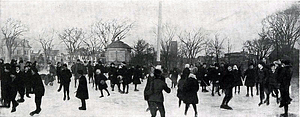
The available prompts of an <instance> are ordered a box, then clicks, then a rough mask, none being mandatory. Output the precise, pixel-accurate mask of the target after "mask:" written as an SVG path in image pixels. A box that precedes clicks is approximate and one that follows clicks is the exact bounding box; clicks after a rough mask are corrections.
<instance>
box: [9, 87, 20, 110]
mask: <svg viewBox="0 0 300 117" xmlns="http://www.w3.org/2000/svg"><path fill="white" fill-rule="evenodd" d="M8 94H9V102H8V103H9V104H8V105H10V102H12V105H13V108H15V107H17V104H18V102H17V101H16V97H17V89H16V87H14V88H13V87H10V89H9V92H8Z"/></svg>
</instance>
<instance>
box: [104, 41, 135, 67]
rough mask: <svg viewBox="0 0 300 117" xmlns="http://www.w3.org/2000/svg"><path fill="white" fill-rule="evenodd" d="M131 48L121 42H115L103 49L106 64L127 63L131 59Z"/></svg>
mask: <svg viewBox="0 0 300 117" xmlns="http://www.w3.org/2000/svg"><path fill="white" fill-rule="evenodd" d="M131 49H132V48H131V47H130V46H129V45H127V44H126V43H124V42H122V41H115V42H112V43H111V44H109V45H108V46H107V47H106V48H105V60H106V61H105V62H106V63H111V62H114V63H121V62H123V61H125V62H127V63H128V62H129V61H130V59H131V56H130V53H131Z"/></svg>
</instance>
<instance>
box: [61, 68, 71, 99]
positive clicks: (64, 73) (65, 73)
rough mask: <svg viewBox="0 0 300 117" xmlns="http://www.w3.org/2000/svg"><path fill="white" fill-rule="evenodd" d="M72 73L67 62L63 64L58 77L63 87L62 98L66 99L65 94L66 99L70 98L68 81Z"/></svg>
mask: <svg viewBox="0 0 300 117" xmlns="http://www.w3.org/2000/svg"><path fill="white" fill-rule="evenodd" d="M71 77H72V73H71V71H70V70H69V69H68V67H67V64H63V66H62V69H61V78H60V84H61V85H62V87H63V88H64V98H63V100H66V95H67V98H68V100H70V96H69V92H70V91H69V90H70V88H69V87H70V82H71Z"/></svg>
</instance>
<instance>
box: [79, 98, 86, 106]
mask: <svg viewBox="0 0 300 117" xmlns="http://www.w3.org/2000/svg"><path fill="white" fill-rule="evenodd" d="M80 100H81V107H82V108H86V103H85V99H80Z"/></svg>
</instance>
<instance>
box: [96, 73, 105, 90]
mask: <svg viewBox="0 0 300 117" xmlns="http://www.w3.org/2000/svg"><path fill="white" fill-rule="evenodd" d="M95 79H97V82H96V83H97V84H98V86H99V89H100V90H102V89H106V88H107V84H106V80H107V78H106V76H104V75H103V74H102V73H101V74H96V75H95Z"/></svg>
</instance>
